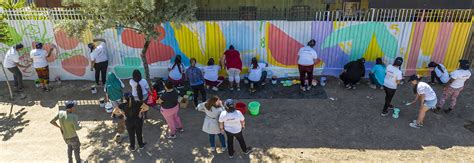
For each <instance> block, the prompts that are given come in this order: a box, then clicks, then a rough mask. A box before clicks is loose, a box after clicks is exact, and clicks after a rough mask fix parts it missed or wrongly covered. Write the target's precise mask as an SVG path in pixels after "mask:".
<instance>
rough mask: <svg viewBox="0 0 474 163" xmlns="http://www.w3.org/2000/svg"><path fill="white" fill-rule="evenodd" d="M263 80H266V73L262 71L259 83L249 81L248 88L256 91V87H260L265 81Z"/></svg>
mask: <svg viewBox="0 0 474 163" xmlns="http://www.w3.org/2000/svg"><path fill="white" fill-rule="evenodd" d="M265 79H267V71H262V76H261V77H260V80H259V81H251V80H249V83H250V88H253V89H257V87H258V86H259V85H261V84H262V83H263V82H264V81H265Z"/></svg>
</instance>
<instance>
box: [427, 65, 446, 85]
mask: <svg viewBox="0 0 474 163" xmlns="http://www.w3.org/2000/svg"><path fill="white" fill-rule="evenodd" d="M428 68H432V70H431V83H430V84H435V79H436V80H437V81H438V82H439V83H440V84H446V83H447V82H448V81H449V72H448V70H447V69H446V67H445V66H444V65H443V64H438V63H436V62H430V63H428Z"/></svg>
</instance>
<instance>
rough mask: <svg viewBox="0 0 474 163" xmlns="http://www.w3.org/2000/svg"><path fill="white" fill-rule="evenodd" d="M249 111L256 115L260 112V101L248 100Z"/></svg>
mask: <svg viewBox="0 0 474 163" xmlns="http://www.w3.org/2000/svg"><path fill="white" fill-rule="evenodd" d="M249 112H250V115H258V114H259V113H260V103H259V102H257V101H252V102H250V103H249Z"/></svg>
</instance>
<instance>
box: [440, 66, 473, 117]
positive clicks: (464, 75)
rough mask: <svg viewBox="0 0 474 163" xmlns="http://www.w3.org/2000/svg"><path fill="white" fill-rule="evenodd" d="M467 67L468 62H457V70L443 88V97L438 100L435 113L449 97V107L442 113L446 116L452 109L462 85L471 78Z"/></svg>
mask: <svg viewBox="0 0 474 163" xmlns="http://www.w3.org/2000/svg"><path fill="white" fill-rule="evenodd" d="M469 67H470V66H469V61H468V60H460V61H459V69H458V70H456V71H453V72H452V73H451V79H450V80H449V82H448V83H447V84H446V86H445V87H444V90H443V97H442V98H441V99H440V100H439V103H438V106H437V108H436V110H437V111H439V110H441V108H442V107H443V106H444V103H445V102H446V99H448V98H449V97H451V105H449V108H448V109H446V110H444V112H445V113H446V114H447V113H449V112H451V111H452V110H453V109H454V106H455V105H456V100H457V98H458V96H459V93H461V91H462V90H463V88H464V85H465V84H466V83H467V80H469V78H470V77H471V71H469Z"/></svg>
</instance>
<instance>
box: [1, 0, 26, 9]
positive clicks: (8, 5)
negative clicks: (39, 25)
mask: <svg viewBox="0 0 474 163" xmlns="http://www.w3.org/2000/svg"><path fill="white" fill-rule="evenodd" d="M25 5H26V0H0V7H2V8H3V9H4V10H15V9H20V8H23V7H25Z"/></svg>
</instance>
